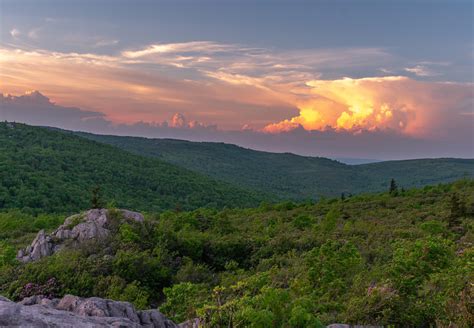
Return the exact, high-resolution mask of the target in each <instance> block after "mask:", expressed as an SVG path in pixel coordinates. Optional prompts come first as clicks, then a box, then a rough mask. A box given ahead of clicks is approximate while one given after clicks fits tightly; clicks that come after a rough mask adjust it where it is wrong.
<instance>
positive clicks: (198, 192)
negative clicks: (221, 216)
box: [0, 123, 264, 213]
mask: <svg viewBox="0 0 474 328" xmlns="http://www.w3.org/2000/svg"><path fill="white" fill-rule="evenodd" d="M96 186H99V187H100V192H101V195H102V199H103V201H104V202H105V203H107V202H111V201H113V202H115V204H116V206H119V207H124V208H130V209H135V210H147V211H161V210H165V209H180V210H190V209H195V208H198V207H216V208H223V207H225V206H227V207H239V206H245V207H248V206H256V205H258V204H259V203H260V201H261V200H262V199H264V197H263V196H261V195H258V194H257V193H256V192H253V191H247V190H244V189H243V188H239V187H234V186H232V185H230V184H229V183H226V182H219V181H216V180H214V179H212V178H209V177H207V176H204V175H202V174H199V173H195V172H191V171H189V170H187V169H184V168H181V167H177V166H175V165H172V164H169V163H166V162H163V161H161V160H159V159H155V158H146V157H142V156H137V155H135V154H131V153H129V152H126V151H124V150H121V149H118V148H115V147H112V146H109V145H105V144H102V143H98V142H95V141H91V140H87V139H84V138H81V137H78V136H74V135H72V134H67V133H63V132H60V131H55V130H51V129H47V128H41V127H32V126H28V125H24V124H18V123H0V209H7V208H17V209H22V210H23V211H26V212H55V213H65V212H69V213H70V212H75V211H79V210H83V209H86V208H89V207H90V199H91V191H92V190H93V189H94V188H95V187H96Z"/></svg>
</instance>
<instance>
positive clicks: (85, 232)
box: [17, 209, 144, 263]
mask: <svg viewBox="0 0 474 328" xmlns="http://www.w3.org/2000/svg"><path fill="white" fill-rule="evenodd" d="M116 215H118V216H119V217H121V218H123V219H124V220H131V221H135V222H140V223H142V222H143V220H144V219H143V215H142V214H140V213H137V212H132V211H128V210H117V213H116ZM112 220H113V219H112V214H111V212H110V211H109V210H107V209H92V210H89V211H86V212H84V213H81V214H76V215H72V216H70V217H68V218H66V220H65V221H64V223H63V224H62V225H61V226H60V227H59V228H57V229H56V230H55V231H53V232H52V233H51V234H49V235H48V234H46V233H45V231H44V230H41V231H40V232H38V234H37V235H36V238H35V239H34V240H33V242H32V243H31V245H30V246H28V247H27V248H25V249H23V250H20V251H19V252H18V254H17V259H18V260H19V261H21V262H23V263H27V262H32V261H37V260H39V259H40V258H42V257H45V256H50V255H53V254H54V253H56V252H57V251H59V250H60V249H62V248H63V247H64V246H65V245H66V244H68V245H71V246H73V247H75V246H76V247H77V246H79V245H81V244H84V243H85V242H88V241H90V240H98V241H101V240H104V239H105V238H106V237H107V236H109V235H110V233H111V231H110V227H111V226H112V225H113V222H112Z"/></svg>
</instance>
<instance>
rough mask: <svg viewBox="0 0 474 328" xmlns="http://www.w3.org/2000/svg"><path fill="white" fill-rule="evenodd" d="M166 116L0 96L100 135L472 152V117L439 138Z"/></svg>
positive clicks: (400, 154) (7, 105)
mask: <svg viewBox="0 0 474 328" xmlns="http://www.w3.org/2000/svg"><path fill="white" fill-rule="evenodd" d="M170 117H172V118H171V121H170V122H169V123H168V122H167V121H166V120H164V121H161V122H143V121H139V122H134V123H116V122H112V121H110V120H109V119H108V118H107V117H106V116H104V114H102V113H100V112H94V111H87V110H83V109H80V108H77V107H65V106H61V105H58V104H55V103H53V102H51V100H50V99H49V98H47V97H46V96H44V95H43V94H41V93H40V92H38V91H33V92H28V93H26V94H24V95H21V96H13V95H2V96H0V120H9V121H17V122H24V123H28V124H33V125H46V126H55V127H60V128H65V129H69V130H76V131H77V130H81V131H87V132H95V133H101V134H115V135H131V136H145V137H151V138H175V139H187V140H194V141H215V142H228V143H233V144H238V145H240V146H243V147H247V148H253V149H259V150H265V151H274V152H293V153H298V154H302V155H313V156H326V157H344V156H345V157H351V156H352V157H369V158H378V159H396V158H407V157H439V156H446V157H472V153H473V152H472V150H473V140H474V139H473V137H474V136H473V130H472V129H466V127H467V128H469V124H471V127H472V121H471V123H469V120H466V118H465V117H464V120H463V121H462V122H457V124H460V125H459V126H458V128H459V129H460V131H464V135H462V137H463V139H462V142H459V135H450V136H447V137H445V138H443V139H441V140H433V139H429V138H420V137H416V136H409V135H403V134H401V133H399V132H398V131H395V130H391V129H384V130H381V129H372V130H367V129H360V130H359V131H358V132H357V133H353V131H348V130H344V129H342V130H337V129H334V128H330V127H326V128H324V129H322V130H314V131H307V130H305V129H303V128H302V126H299V127H298V128H296V129H288V130H287V131H284V132H280V133H278V134H271V133H266V132H264V131H259V130H255V129H252V128H251V127H249V126H244V127H243V128H241V129H238V130H221V129H219V128H218V127H217V126H215V125H205V124H203V123H200V122H196V121H189V120H188V119H187V118H186V116H185V115H183V114H182V113H175V114H173V115H171V116H170Z"/></svg>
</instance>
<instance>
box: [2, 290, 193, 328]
mask: <svg viewBox="0 0 474 328" xmlns="http://www.w3.org/2000/svg"><path fill="white" fill-rule="evenodd" d="M0 327H65V328H68V327H71V328H72V327H147V328H178V327H180V328H188V327H192V326H188V325H187V324H185V325H177V324H175V323H174V322H172V321H171V320H169V319H168V318H166V317H165V316H164V315H163V314H162V313H160V312H159V311H158V310H146V311H137V310H135V308H134V307H133V305H132V304H130V303H128V302H119V301H112V300H107V299H102V298H98V297H91V298H80V297H77V296H73V295H66V296H64V297H63V298H62V299H55V300H47V299H45V298H42V297H40V296H34V297H30V298H28V299H24V300H23V301H21V302H19V303H14V302H11V301H10V300H8V299H6V298H4V297H1V296H0Z"/></svg>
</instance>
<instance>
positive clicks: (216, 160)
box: [76, 132, 474, 200]
mask: <svg viewBox="0 0 474 328" xmlns="http://www.w3.org/2000/svg"><path fill="white" fill-rule="evenodd" d="M76 135H79V136H82V137H85V138H88V139H91V140H94V141H98V142H101V143H106V144H109V145H112V146H115V147H118V148H121V149H123V150H127V151H129V152H132V153H134V154H138V155H143V156H148V157H153V158H159V159H161V160H162V161H164V162H168V163H171V164H174V165H177V166H180V167H183V168H186V169H189V170H191V171H195V172H199V173H202V174H205V175H207V176H209V177H212V178H215V179H218V180H222V181H226V182H229V183H232V184H234V185H237V186H240V187H243V188H248V189H253V190H257V191H259V192H262V193H265V194H271V195H274V196H275V197H276V198H279V199H291V200H305V199H316V198H319V197H321V196H339V195H341V193H346V194H356V193H363V192H377V191H384V190H387V189H388V187H389V183H390V180H391V179H392V178H394V179H395V180H396V181H397V183H398V184H399V186H400V187H404V188H411V187H420V186H425V185H430V184H438V183H446V182H451V181H454V180H457V179H460V178H463V177H473V176H474V160H473V159H455V158H439V159H417V160H400V161H385V162H376V163H370V164H363V165H347V164H343V163H341V162H338V161H335V160H330V159H327V158H322V157H306V156H299V155H294V154H290V153H268V152H262V151H256V150H251V149H246V148H242V147H238V146H235V145H231V144H224V143H213V142H190V141H183V140H174V139H148V138H140V137H122V136H111V135H97V134H90V133H82V132H78V133H76Z"/></svg>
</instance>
